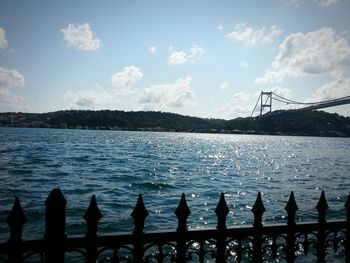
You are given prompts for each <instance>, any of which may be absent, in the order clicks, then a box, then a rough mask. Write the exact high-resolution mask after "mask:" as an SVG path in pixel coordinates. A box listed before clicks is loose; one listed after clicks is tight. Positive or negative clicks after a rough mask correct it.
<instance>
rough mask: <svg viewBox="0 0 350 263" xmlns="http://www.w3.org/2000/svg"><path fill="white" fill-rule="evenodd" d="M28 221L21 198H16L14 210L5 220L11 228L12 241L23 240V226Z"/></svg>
mask: <svg viewBox="0 0 350 263" xmlns="http://www.w3.org/2000/svg"><path fill="white" fill-rule="evenodd" d="M26 221H27V217H26V216H25V214H24V212H23V209H22V207H21V204H20V202H19V198H18V197H17V196H16V198H15V201H14V203H13V206H12V209H11V211H10V213H9V215H8V216H7V218H6V220H5V222H6V223H7V224H8V225H9V227H10V232H11V234H10V240H22V231H23V225H24V223H25V222H26Z"/></svg>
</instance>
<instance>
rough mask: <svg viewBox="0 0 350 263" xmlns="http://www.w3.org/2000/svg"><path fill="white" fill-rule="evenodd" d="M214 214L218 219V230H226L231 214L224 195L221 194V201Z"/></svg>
mask: <svg viewBox="0 0 350 263" xmlns="http://www.w3.org/2000/svg"><path fill="white" fill-rule="evenodd" d="M214 212H215V214H216V216H217V218H218V225H217V226H216V228H217V229H218V230H224V229H226V216H227V215H228V213H229V212H230V209H229V208H228V207H227V203H226V200H225V194H224V193H221V194H220V200H219V203H218V205H217V206H216V208H215V210H214Z"/></svg>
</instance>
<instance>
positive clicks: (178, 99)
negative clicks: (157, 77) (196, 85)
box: [138, 77, 194, 110]
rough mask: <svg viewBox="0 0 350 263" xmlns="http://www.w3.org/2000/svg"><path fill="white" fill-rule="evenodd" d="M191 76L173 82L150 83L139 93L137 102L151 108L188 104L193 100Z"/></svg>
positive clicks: (159, 108) (160, 108)
mask: <svg viewBox="0 0 350 263" xmlns="http://www.w3.org/2000/svg"><path fill="white" fill-rule="evenodd" d="M191 82H192V78H191V77H187V78H180V79H178V80H177V81H176V82H175V83H170V84H169V83H167V84H159V85H151V86H150V87H149V88H146V89H144V91H143V92H142V93H141V94H140V97H139V100H138V102H139V103H140V104H144V105H146V107H147V108H149V109H153V110H168V109H169V108H181V107H184V106H187V105H190V104H191V103H192V102H193V100H194V94H193V92H192V90H191Z"/></svg>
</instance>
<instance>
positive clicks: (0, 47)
mask: <svg viewBox="0 0 350 263" xmlns="http://www.w3.org/2000/svg"><path fill="white" fill-rule="evenodd" d="M349 10H350V1H349V0H266V1H258V0H257V1H249V0H248V1H233V0H231V1H224V0H218V1H213V0H186V1H185V0H180V1H179V0H177V1H169V0H149V1H141V0H125V1H124V0H120V1H110V0H104V1H78V0H77V1H55V2H54V1H38V0H31V1H19V0H0V112H7V111H24V112H49V111H56V110H65V109H92V110H99V109H110V110H125V111H131V110H133V111H137V110H156V111H165V112H175V113H180V114H184V115H190V116H200V117H210V118H224V119H233V118H236V117H245V116H249V115H250V114H251V112H252V110H253V108H254V105H255V102H256V100H257V98H258V96H259V94H260V92H261V91H263V90H264V91H274V92H276V93H278V94H279V95H281V96H284V97H287V98H289V99H293V100H296V101H301V102H310V101H322V100H328V99H334V98H339V97H343V96H348V95H350V32H349V30H350V16H349V14H348V12H349ZM273 107H274V109H282V108H289V107H290V105H283V104H276V103H274V105H273ZM328 110H329V111H331V112H338V113H339V114H342V115H345V116H350V106H349V105H345V106H338V107H334V108H330V109H328Z"/></svg>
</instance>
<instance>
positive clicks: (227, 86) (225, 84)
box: [220, 82, 229, 90]
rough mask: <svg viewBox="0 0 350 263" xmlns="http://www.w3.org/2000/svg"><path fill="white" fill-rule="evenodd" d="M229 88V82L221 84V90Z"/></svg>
mask: <svg viewBox="0 0 350 263" xmlns="http://www.w3.org/2000/svg"><path fill="white" fill-rule="evenodd" d="M228 88H229V85H228V83H227V82H223V83H221V84H220V89H221V90H227V89H228Z"/></svg>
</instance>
